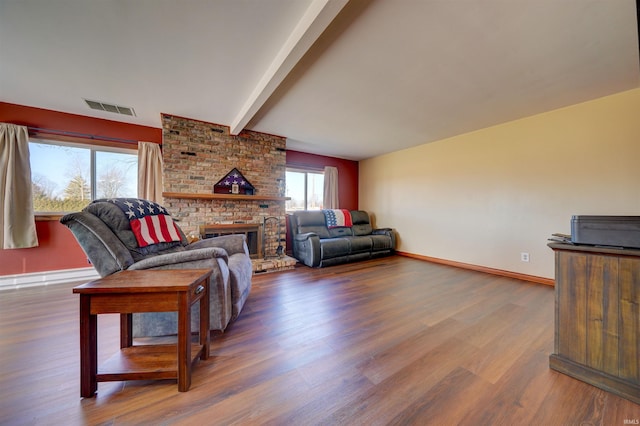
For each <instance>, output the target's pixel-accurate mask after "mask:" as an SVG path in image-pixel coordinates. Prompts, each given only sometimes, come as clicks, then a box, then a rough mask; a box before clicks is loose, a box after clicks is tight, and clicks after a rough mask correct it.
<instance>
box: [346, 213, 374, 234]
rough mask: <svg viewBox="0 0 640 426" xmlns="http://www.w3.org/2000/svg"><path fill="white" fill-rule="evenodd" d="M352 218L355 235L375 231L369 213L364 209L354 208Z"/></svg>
mask: <svg viewBox="0 0 640 426" xmlns="http://www.w3.org/2000/svg"><path fill="white" fill-rule="evenodd" d="M351 220H352V221H353V227H352V230H353V235H369V234H371V232H373V228H372V227H371V223H370V222H369V213H367V212H366V211H364V210H354V211H352V212H351Z"/></svg>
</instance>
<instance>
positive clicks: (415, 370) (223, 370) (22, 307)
mask: <svg viewBox="0 0 640 426" xmlns="http://www.w3.org/2000/svg"><path fill="white" fill-rule="evenodd" d="M77 284H78V283H70V284H61V285H55V286H50V287H40V288H31V289H20V290H10V291H3V292H0V345H1V352H0V369H1V377H0V384H1V386H0V424H2V425H20V424H25V425H27V424H28V425H33V424H51V425H60V424H65V425H74V424H92V425H94V424H95V425H98V424H99V425H111V424H118V425H122V424H127V425H128V424H154V425H155V424H167V425H169V424H194V425H196V424H197V425H202V424H207V425H208V424H212V425H213V424H215V425H218V424H221V425H226V424H270V425H315V424H323V425H334V424H339V425H352V424H366V425H383V424H384V425H386V424H392V425H407V424H420V425H454V424H461V425H516V424H520V425H579V424H589V425H624V424H637V422H638V420H640V406H639V405H636V404H634V403H632V402H630V401H627V400H625V399H622V398H620V397H617V396H615V395H613V394H610V393H607V392H605V391H602V390H600V389H597V388H595V387H592V386H590V385H588V384H586V383H582V382H580V381H578V380H575V379H572V378H570V377H568V376H565V375H563V374H560V373H557V372H555V371H552V370H550V369H549V354H550V353H551V352H552V350H553V333H554V332H553V321H554V318H553V313H554V292H553V288H551V287H549V286H544V285H539V284H531V283H527V282H524V281H518V280H514V279H511V278H505V277H498V276H493V275H488V274H484V273H480V272H474V271H467V270H462V269H456V268H454V267H450V266H445V265H437V264H433V263H428V262H423V261H420V260H415V259H410V258H406V257H399V256H395V257H389V258H382V259H378V260H374V261H367V262H359V263H355V264H349V265H342V266H336V267H330V268H324V269H319V270H318V269H310V268H306V267H298V268H296V269H295V270H292V271H286V272H280V273H274V274H265V275H258V276H256V277H254V281H253V290H252V293H251V295H250V297H249V300H248V301H247V304H246V305H245V308H244V310H243V312H242V314H241V316H240V318H239V319H238V320H237V321H236V322H235V323H234V324H233V325H232V326H231V327H230V328H229V329H228V330H227V332H226V333H225V334H223V335H215V336H214V337H213V338H212V343H211V357H210V358H209V359H208V360H206V361H200V362H199V363H198V364H197V365H196V368H195V369H194V371H193V378H192V385H191V389H190V390H189V391H188V392H185V393H180V392H178V390H177V385H176V381H175V380H162V381H129V382H109V383H99V385H98V393H97V396H96V397H95V398H86V399H83V398H80V384H79V382H80V377H79V372H80V368H79V336H78V333H79V332H78V329H79V328H78V327H79V326H78V315H79V314H78V304H79V301H78V296H77V295H74V294H72V292H71V289H72V287H73V286H74V285H77ZM118 326H119V318H118V316H117V315H104V316H99V317H98V333H99V362H100V361H101V360H104V359H106V358H107V357H108V356H110V355H111V354H112V353H114V352H115V351H117V350H118V348H119V334H118V333H119V328H118Z"/></svg>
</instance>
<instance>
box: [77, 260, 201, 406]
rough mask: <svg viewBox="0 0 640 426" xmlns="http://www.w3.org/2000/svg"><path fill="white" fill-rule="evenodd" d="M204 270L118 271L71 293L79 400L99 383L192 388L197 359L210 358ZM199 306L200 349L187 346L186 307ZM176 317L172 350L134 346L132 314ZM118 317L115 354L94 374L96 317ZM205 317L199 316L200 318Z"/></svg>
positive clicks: (188, 309)
mask: <svg viewBox="0 0 640 426" xmlns="http://www.w3.org/2000/svg"><path fill="white" fill-rule="evenodd" d="M210 276H211V270H209V269H183V270H154V271H122V272H117V273H115V274H113V275H109V276H107V277H104V278H101V279H98V280H95V281H91V282H89V283H86V284H83V285H81V286H78V287H75V288H74V289H73V292H74V293H78V294H80V395H81V396H83V397H90V396H93V395H94V394H95V392H96V391H97V389H98V382H107V381H121V380H148V379H177V380H178V390H179V391H180V392H186V391H187V390H189V387H190V386H191V369H192V366H193V364H194V363H195V362H196V360H197V359H198V358H200V359H202V360H205V359H207V358H209V277H210ZM197 301H199V302H200V313H201V315H200V333H199V334H200V336H199V343H192V342H191V306H192V305H193V304H194V303H195V302H197ZM170 311H177V312H178V330H177V332H178V342H177V345H175V344H173V345H137V346H134V345H133V337H132V322H131V314H132V313H134V312H170ZM113 313H119V314H120V351H119V352H118V353H116V354H115V355H114V356H113V357H111V358H110V359H109V360H108V361H107V362H106V363H105V364H104V365H102V366H100V369H99V370H98V319H97V316H98V314H113ZM202 313H204V315H202Z"/></svg>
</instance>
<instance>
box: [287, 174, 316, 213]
mask: <svg viewBox="0 0 640 426" xmlns="http://www.w3.org/2000/svg"><path fill="white" fill-rule="evenodd" d="M286 180H287V189H286V196H287V197H291V200H288V201H287V206H286V209H287V211H293V210H320V209H322V201H323V197H324V174H323V173H322V172H310V171H304V170H295V169H287V172H286Z"/></svg>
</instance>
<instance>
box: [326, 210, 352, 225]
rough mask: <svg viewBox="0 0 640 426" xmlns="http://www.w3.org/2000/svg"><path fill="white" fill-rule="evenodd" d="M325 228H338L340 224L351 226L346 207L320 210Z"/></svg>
mask: <svg viewBox="0 0 640 426" xmlns="http://www.w3.org/2000/svg"><path fill="white" fill-rule="evenodd" d="M322 212H323V213H324V217H325V220H326V222H327V228H329V229H331V228H339V227H341V226H349V227H350V226H353V222H352V221H351V212H350V211H349V210H346V209H327V210H322Z"/></svg>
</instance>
